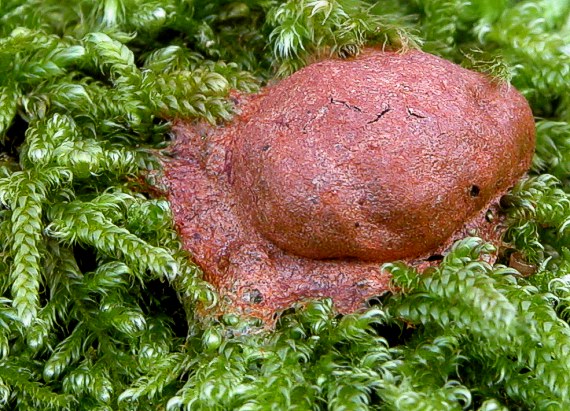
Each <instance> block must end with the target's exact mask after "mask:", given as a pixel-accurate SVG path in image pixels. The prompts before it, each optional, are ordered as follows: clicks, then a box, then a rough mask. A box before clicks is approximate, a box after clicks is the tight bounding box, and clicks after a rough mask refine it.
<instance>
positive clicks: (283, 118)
mask: <svg viewBox="0 0 570 411" xmlns="http://www.w3.org/2000/svg"><path fill="white" fill-rule="evenodd" d="M238 111H240V112H241V114H240V115H239V116H237V117H236V118H235V120H234V121H233V122H231V123H229V124H227V125H226V126H225V127H220V128H212V127H207V126H204V125H196V124H194V125H191V124H187V123H184V122H178V123H177V124H176V126H175V132H176V137H177V141H176V143H175V145H174V148H175V153H174V154H175V159H174V160H171V161H169V162H168V163H167V164H166V165H165V182H166V183H167V185H168V186H169V193H168V195H169V199H170V201H171V203H172V207H173V211H174V214H175V220H176V223H177V226H178V228H179V230H180V232H181V235H182V238H183V240H184V244H185V246H186V248H187V249H188V250H189V251H190V252H191V253H192V255H193V258H194V259H195V261H196V262H197V263H198V264H199V265H200V266H201V267H202V268H203V270H204V272H205V275H206V278H207V279H208V280H209V281H211V282H212V283H214V285H216V286H217V287H218V289H219V291H220V293H221V294H222V295H223V296H224V297H225V299H226V300H227V302H228V306H230V305H231V306H232V307H233V308H232V309H234V310H238V311H241V312H245V313H248V314H252V315H257V316H261V317H264V318H269V316H270V315H271V314H272V313H273V312H274V311H275V310H279V309H283V308H285V307H287V306H288V305H290V304H291V303H292V302H294V301H296V300H297V299H299V298H304V297H311V298H317V297H332V298H333V299H334V300H335V302H336V303H337V306H338V308H339V309H340V310H341V311H350V310H353V309H355V308H357V307H358V306H359V305H360V304H362V302H363V301H364V300H365V299H366V298H369V297H372V296H374V295H378V294H380V293H382V292H383V291H385V290H386V289H387V287H388V281H389V276H388V275H387V274H386V273H384V272H382V271H381V270H380V268H379V266H380V265H379V264H378V263H380V262H385V261H391V260H396V259H405V260H407V261H409V262H413V263H415V264H421V261H422V260H430V256H432V255H433V254H440V253H442V252H444V251H445V249H446V248H447V247H448V246H449V245H450V244H451V242H453V241H454V240H455V239H458V238H461V237H462V236H465V235H466V234H470V235H473V234H476V235H479V236H481V237H484V238H486V239H487V240H489V241H494V240H496V239H498V237H499V235H500V232H499V231H500V230H498V229H497V221H499V220H500V218H495V219H494V220H493V221H492V222H491V221H490V219H489V218H485V215H486V214H488V213H489V210H490V212H492V213H495V214H496V211H497V202H498V199H499V197H500V196H501V195H502V194H504V192H505V191H506V190H508V189H509V188H510V187H511V186H512V185H513V184H514V183H515V182H516V180H517V179H519V178H520V177H521V176H522V175H523V174H524V173H525V171H526V170H527V168H528V167H529V165H530V162H531V158H532V154H533V151H534V122H533V117H532V113H531V111H530V108H529V106H528V104H527V102H526V101H525V100H524V98H523V97H522V96H521V95H520V94H519V93H518V92H517V91H516V90H515V89H514V88H513V87H510V86H509V85H508V84H502V83H498V82H494V81H492V80H491V79H489V78H487V77H485V76H483V75H482V74H479V73H475V72H471V71H469V70H466V69H463V68H461V67H459V66H457V65H454V64H452V63H450V62H448V61H446V60H443V59H440V58H438V57H435V56H432V55H429V54H426V53H423V52H420V51H410V52H407V53H394V52H382V51H379V50H374V49H369V50H366V51H365V52H364V53H363V54H362V55H360V56H359V57H356V58H352V59H347V60H341V59H330V60H324V61H321V62H318V63H315V64H312V65H310V66H308V67H306V68H305V69H303V70H300V71H299V72H297V73H295V74H294V75H292V76H291V77H289V78H287V79H285V80H283V81H281V82H279V83H277V84H276V85H273V86H270V87H267V88H266V89H265V90H263V91H262V92H261V93H260V94H258V95H255V96H252V97H250V98H247V99H244V101H243V102H242V103H241V104H240V105H239V107H238Z"/></svg>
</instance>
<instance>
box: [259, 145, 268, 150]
mask: <svg viewBox="0 0 570 411" xmlns="http://www.w3.org/2000/svg"><path fill="white" fill-rule="evenodd" d="M261 149H262V150H263V151H267V150H269V144H266V145H264V146H263V147H261Z"/></svg>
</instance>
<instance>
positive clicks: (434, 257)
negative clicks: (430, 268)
mask: <svg viewBox="0 0 570 411" xmlns="http://www.w3.org/2000/svg"><path fill="white" fill-rule="evenodd" d="M441 260H443V256H442V255H441V254H434V255H430V256H429V257H428V258H427V259H426V261H441Z"/></svg>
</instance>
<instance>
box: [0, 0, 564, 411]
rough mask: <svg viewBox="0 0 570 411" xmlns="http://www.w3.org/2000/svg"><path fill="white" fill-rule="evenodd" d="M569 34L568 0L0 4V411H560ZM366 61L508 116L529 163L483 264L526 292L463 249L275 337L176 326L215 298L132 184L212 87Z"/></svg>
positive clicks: (226, 112) (298, 318)
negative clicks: (404, 64) (403, 57)
mask: <svg viewBox="0 0 570 411" xmlns="http://www.w3.org/2000/svg"><path fill="white" fill-rule="evenodd" d="M569 38H570V1H567V0H543V1H514V0H494V1H489V0H473V1H471V2H466V1H462V0H442V1H435V0H410V1H395V0H386V1H380V2H377V3H372V2H370V3H369V2H367V1H364V0H289V1H284V2H280V1H276V0H266V1H253V0H251V1H247V0H246V1H232V2H230V1H203V0H194V1H192V0H158V1H139V0H103V1H94V0H84V1H77V2H62V1H56V0H47V1H45V0H29V1H25V0H6V1H3V2H1V3H0V72H1V76H0V149H1V151H2V155H1V158H0V162H1V164H0V166H1V168H0V203H1V204H2V206H1V208H0V239H1V243H2V250H1V256H2V258H1V259H0V273H1V275H0V293H1V295H2V296H1V297H0V408H3V409H7V410H8V409H18V410H28V409H42V410H50V409H53V410H63V409H69V410H111V409H125V410H147V409H148V410H160V409H168V410H177V409H187V410H234V409H235V410H265V409H267V410H289V409H298V410H320V409H323V410H324V409H331V410H367V409H387V410H407V409H410V410H455V409H478V410H507V409H513V410H527V409H528V410H535V409H537V410H566V409H570V328H569V326H568V322H567V320H568V312H569V311H568V307H569V306H570V304H569V302H570V250H569V248H568V246H569V245H570V196H569V194H568V190H569V189H570V181H569V178H568V176H569V171H570V99H569V97H568V96H570V93H569V91H570V51H569V50H570V48H569V47H570V46H569V42H568V40H567V39H569ZM365 44H385V45H386V46H388V47H396V48H400V47H404V48H406V47H421V48H423V49H424V50H426V51H430V52H432V53H435V54H439V55H441V56H444V57H445V58H448V59H450V60H453V61H455V62H458V63H462V64H464V65H466V66H469V67H473V68H475V69H478V70H481V71H485V72H488V73H489V74H490V75H492V76H495V77H497V80H498V81H503V80H510V81H511V82H512V84H513V85H514V86H515V87H517V88H518V89H519V90H520V91H521V92H522V93H523V94H524V95H525V96H526V97H527V99H528V100H529V102H530V103H531V106H532V108H533V111H534V114H535V116H536V118H537V131H538V144H537V151H536V155H535V160H534V166H533V169H532V171H531V176H530V177H529V178H528V179H526V180H525V181H523V182H521V183H520V184H519V185H518V186H517V187H515V188H514V190H513V191H512V193H511V194H510V195H509V196H507V197H506V198H505V201H504V207H505V209H506V212H507V214H508V222H509V229H508V232H507V235H506V237H505V241H506V242H508V244H509V248H508V249H507V250H506V252H505V255H504V258H503V260H501V261H499V262H500V263H505V264H506V263H508V260H509V259H508V256H509V255H512V254H515V255H516V256H517V258H520V259H523V260H524V262H525V264H527V265H531V266H534V267H535V268H536V273H535V274H534V275H532V276H529V277H524V276H522V275H520V274H518V273H517V272H516V271H514V270H513V269H512V268H508V267H506V266H505V265H501V264H497V265H495V266H490V265H488V264H486V263H483V262H481V259H480V257H481V256H482V255H483V254H486V253H489V252H491V250H490V248H489V245H487V244H485V243H483V242H482V241H480V240H478V239H475V238H467V239H465V240H463V241H461V242H459V243H457V244H456V245H455V247H454V249H453V251H452V252H450V253H449V254H448V255H447V256H446V257H445V259H444V261H443V263H442V264H441V266H440V268H438V269H437V270H434V271H433V272H432V273H430V275H428V276H422V277H418V276H416V275H415V274H414V272H413V270H411V269H410V268H408V267H405V266H403V265H401V264H397V263H394V264H391V265H389V266H388V267H387V268H388V269H390V270H391V272H392V273H393V276H394V283H395V285H396V286H398V287H400V288H401V290H402V292H401V293H399V294H397V295H392V296H388V297H384V298H383V299H381V300H378V301H376V302H375V304H373V306H371V308H370V309H369V310H368V311H366V312H362V313H358V314H354V315H348V316H345V317H339V316H337V315H336V314H335V312H334V309H333V307H332V306H331V304H330V302H329V301H317V302H310V303H306V304H304V305H302V306H299V307H295V308H294V309H292V310H290V312H287V313H283V315H282V317H281V319H280V320H279V322H278V327H277V329H276V330H275V331H272V332H267V331H262V330H261V329H258V328H256V325H255V324H252V323H244V322H241V321H240V320H239V319H237V318H234V317H224V318H220V319H216V318H207V317H205V316H204V315H198V314H196V311H195V307H196V306H201V307H207V306H209V305H213V304H215V302H216V294H215V292H214V291H213V290H212V289H211V287H210V286H209V285H208V284H206V283H205V282H203V281H202V280H201V279H200V272H199V270H198V269H197V268H196V267H195V266H194V265H193V264H192V263H191V260H190V259H189V258H188V257H189V256H188V255H186V254H185V253H184V252H183V251H182V250H181V248H180V242H179V241H178V238H177V235H176V233H175V231H174V230H173V228H172V224H171V217H170V211H169V206H168V204H167V203H166V202H165V201H164V200H162V199H160V198H157V197H153V196H151V195H149V193H148V192H147V190H146V189H145V184H144V183H143V182H142V180H141V178H140V175H142V174H144V173H146V172H147V171H148V170H153V169H155V168H156V167H157V165H158V162H157V160H156V153H157V152H158V151H160V150H161V149H162V148H164V147H166V146H167V144H168V139H169V134H168V130H169V126H170V123H169V121H170V120H171V119H172V118H174V117H177V116H184V117H191V118H202V119H206V120H208V121H210V122H213V123H214V122H217V121H223V120H225V119H228V118H230V117H231V102H230V99H229V98H228V93H229V91H230V90H232V89H238V90H242V91H246V92H248V91H254V90H256V89H257V88H258V87H260V86H262V85H263V84H264V83H265V82H266V81H268V80H270V79H272V78H275V77H277V76H284V75H287V74H288V73H291V72H292V71H294V70H296V69H298V68H300V67H302V66H303V65H305V64H306V63H307V62H309V61H311V59H313V58H314V56H318V55H328V54H330V53H333V54H337V55H341V56H348V55H351V54H354V53H357V52H358V50H359V49H360V48H361V47H363V46H364V45H365ZM497 138H500V136H497ZM203 311H204V310H202V312H203Z"/></svg>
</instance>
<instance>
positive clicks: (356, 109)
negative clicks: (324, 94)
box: [331, 97, 362, 113]
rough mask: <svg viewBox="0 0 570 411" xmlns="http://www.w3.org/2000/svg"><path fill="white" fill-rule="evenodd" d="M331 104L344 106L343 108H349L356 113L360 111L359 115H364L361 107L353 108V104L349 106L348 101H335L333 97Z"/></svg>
mask: <svg viewBox="0 0 570 411" xmlns="http://www.w3.org/2000/svg"><path fill="white" fill-rule="evenodd" d="M331 104H342V105H343V106H345V107H346V108H348V109H350V110H354V111H358V112H359V113H362V109H361V108H360V107H358V106H353V105H352V104H348V103H347V102H346V101H342V100H335V99H334V98H332V97H331Z"/></svg>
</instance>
